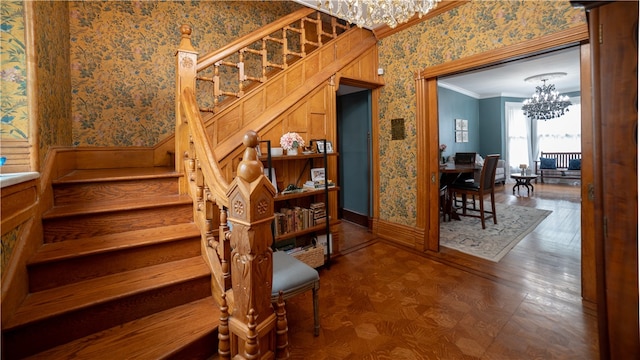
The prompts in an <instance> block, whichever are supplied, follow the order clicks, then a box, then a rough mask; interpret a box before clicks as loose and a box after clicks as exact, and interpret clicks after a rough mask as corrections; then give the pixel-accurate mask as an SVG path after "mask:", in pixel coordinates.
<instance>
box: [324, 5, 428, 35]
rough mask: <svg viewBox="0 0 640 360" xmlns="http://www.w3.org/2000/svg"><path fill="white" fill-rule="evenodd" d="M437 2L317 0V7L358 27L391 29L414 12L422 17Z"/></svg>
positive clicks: (406, 19)
mask: <svg viewBox="0 0 640 360" xmlns="http://www.w3.org/2000/svg"><path fill="white" fill-rule="evenodd" d="M438 2H440V0H318V9H320V10H325V11H327V12H329V13H330V14H331V15H335V16H337V17H339V18H342V19H345V20H347V21H349V22H350V23H353V24H356V25H357V26H358V27H363V26H367V27H373V26H374V25H376V24H387V25H388V26H389V27H390V28H392V29H393V28H395V27H396V26H398V24H402V23H405V22H407V21H409V19H411V17H413V15H415V14H416V13H417V14H418V16H419V17H420V18H422V16H423V15H424V14H426V13H428V12H429V10H431V9H433V8H435V7H436V5H437V3H438Z"/></svg>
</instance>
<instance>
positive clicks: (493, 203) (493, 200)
mask: <svg viewBox="0 0 640 360" xmlns="http://www.w3.org/2000/svg"><path fill="white" fill-rule="evenodd" d="M491 211H493V223H494V224H497V223H498V214H496V196H495V194H494V193H491Z"/></svg>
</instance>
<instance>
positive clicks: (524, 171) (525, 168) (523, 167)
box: [520, 164, 528, 176]
mask: <svg viewBox="0 0 640 360" xmlns="http://www.w3.org/2000/svg"><path fill="white" fill-rule="evenodd" d="M527 167H528V165H527V164H520V175H522V176H524V175H525V173H526V171H527Z"/></svg>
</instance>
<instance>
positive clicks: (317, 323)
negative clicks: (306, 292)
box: [312, 287, 320, 336]
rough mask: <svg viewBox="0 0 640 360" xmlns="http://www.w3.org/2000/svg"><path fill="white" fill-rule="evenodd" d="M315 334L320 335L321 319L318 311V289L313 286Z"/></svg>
mask: <svg viewBox="0 0 640 360" xmlns="http://www.w3.org/2000/svg"><path fill="white" fill-rule="evenodd" d="M312 292H313V335H314V336H318V335H320V319H319V311H318V289H317V288H316V287H314V288H313V290H312Z"/></svg>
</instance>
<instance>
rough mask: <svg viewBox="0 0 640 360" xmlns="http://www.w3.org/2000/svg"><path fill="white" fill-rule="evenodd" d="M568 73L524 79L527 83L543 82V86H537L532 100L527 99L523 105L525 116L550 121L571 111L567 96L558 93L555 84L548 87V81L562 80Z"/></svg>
mask: <svg viewBox="0 0 640 360" xmlns="http://www.w3.org/2000/svg"><path fill="white" fill-rule="evenodd" d="M566 75H567V73H564V72H562V73H560V72H557V73H548V74H540V75H535V76H531V77H528V78H526V79H524V81H526V82H539V81H542V86H536V92H535V93H534V94H533V96H531V98H529V99H526V100H525V101H524V102H523V103H522V110H523V111H524V114H525V115H526V116H528V117H529V118H530V119H534V120H545V121H546V120H549V119H553V118H557V117H560V116H562V115H564V113H565V112H568V111H569V109H568V108H569V106H570V105H571V101H569V97H568V96H566V95H560V94H559V93H558V92H557V91H556V86H555V85H553V84H549V85H547V81H548V80H551V79H557V78H561V77H563V76H566Z"/></svg>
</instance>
